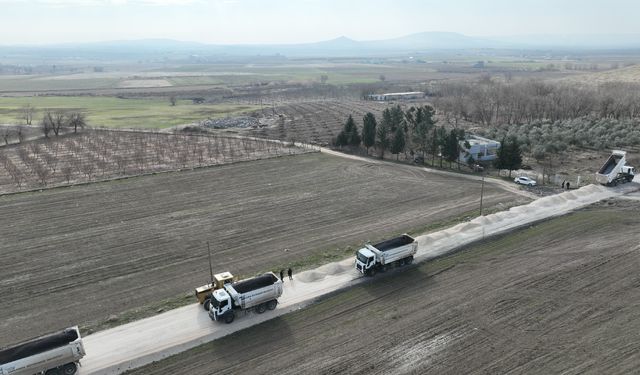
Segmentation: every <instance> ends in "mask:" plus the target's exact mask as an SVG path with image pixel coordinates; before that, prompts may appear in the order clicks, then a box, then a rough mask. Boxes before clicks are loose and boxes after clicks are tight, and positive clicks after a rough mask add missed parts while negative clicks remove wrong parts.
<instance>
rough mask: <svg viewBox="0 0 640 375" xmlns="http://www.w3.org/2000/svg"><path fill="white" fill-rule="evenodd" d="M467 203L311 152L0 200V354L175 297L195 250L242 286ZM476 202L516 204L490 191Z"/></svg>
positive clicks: (413, 172) (411, 175)
mask: <svg viewBox="0 0 640 375" xmlns="http://www.w3.org/2000/svg"><path fill="white" fill-rule="evenodd" d="M479 193H480V185H479V183H478V182H477V181H472V180H468V179H466V178H463V177H450V176H443V175H439V174H433V173H429V172H427V171H422V170H420V169H419V168H397V167H396V166H393V165H392V166H389V165H384V164H379V163H378V164H374V163H366V162H361V161H352V160H346V159H343V158H336V157H332V156H328V155H321V154H313V155H305V156H296V157H290V158H289V157H287V158H277V159H270V160H261V161H255V162H250V163H240V164H235V165H228V166H221V167H215V168H208V169H201V170H195V171H191V172H182V173H175V174H165V175H157V176H148V177H142V178H134V179H129V180H121V181H113V182H109V183H100V184H93V185H88V186H79V187H73V188H63V189H53V190H48V191H43V192H41V193H30V194H19V195H12V196H0V212H2V215H0V238H1V239H2V241H0V268H1V269H2V270H3V271H2V273H1V274H0V300H1V301H3V307H2V309H1V310H0V346H5V345H8V344H10V343H14V342H17V341H20V340H22V339H25V338H29V337H33V336H37V335H40V334H42V333H46V332H50V331H54V330H56V329H61V328H64V327H67V326H72V325H76V324H80V325H83V324H85V323H87V322H103V321H106V320H109V321H114V322H115V323H117V322H118V320H119V319H122V318H121V316H122V314H124V312H127V311H131V309H134V308H139V307H140V306H145V305H147V304H149V303H155V302H158V301H161V300H163V299H167V298H171V297H176V296H179V295H181V294H183V293H189V292H190V291H191V290H192V288H193V287H195V286H197V285H201V284H204V283H205V282H206V281H207V279H208V276H207V275H208V266H207V264H206V241H207V240H209V241H211V245H212V249H213V252H214V267H215V269H216V270H231V271H233V272H234V273H235V274H238V275H252V274H255V273H256V272H260V271H265V270H268V269H269V268H272V267H273V268H274V269H275V268H276V267H279V266H281V265H286V264H290V263H293V262H298V261H302V260H304V259H308V258H310V257H315V258H322V257H323V256H324V255H325V252H324V251H325V250H326V249H327V248H330V247H332V248H335V247H343V246H346V245H351V244H357V243H361V242H363V241H365V240H375V239H379V238H383V237H385V236H389V235H391V234H394V233H397V232H400V231H406V230H408V229H409V228H418V227H421V226H425V225H428V224H430V223H434V222H437V221H440V220H443V219H446V218H451V217H453V216H456V215H460V214H462V213H465V212H468V211H470V210H474V209H477V204H478V199H479ZM484 198H485V204H486V205H487V206H491V205H496V204H499V203H501V202H502V203H507V202H508V203H513V202H515V201H518V200H520V201H521V202H526V201H528V199H527V198H525V197H521V196H516V195H514V194H513V193H511V192H506V191H504V190H503V189H501V188H499V187H494V186H492V185H486V186H485V196H484ZM285 249H286V250H285ZM186 298H188V299H190V298H193V297H191V296H189V295H187V296H186ZM154 311H155V310H154Z"/></svg>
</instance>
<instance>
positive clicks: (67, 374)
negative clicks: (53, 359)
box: [62, 362, 78, 375]
mask: <svg viewBox="0 0 640 375" xmlns="http://www.w3.org/2000/svg"><path fill="white" fill-rule="evenodd" d="M77 371H78V366H76V364H75V363H73V362H71V363H67V364H66V365H64V366H62V373H63V374H64V375H73V374H75V373H76V372H77Z"/></svg>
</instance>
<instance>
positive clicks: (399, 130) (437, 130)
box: [334, 105, 465, 166]
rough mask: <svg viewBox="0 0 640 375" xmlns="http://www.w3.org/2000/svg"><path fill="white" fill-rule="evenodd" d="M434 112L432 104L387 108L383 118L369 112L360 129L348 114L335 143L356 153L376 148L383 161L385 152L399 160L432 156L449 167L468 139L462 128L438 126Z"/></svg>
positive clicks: (433, 159)
mask: <svg viewBox="0 0 640 375" xmlns="http://www.w3.org/2000/svg"><path fill="white" fill-rule="evenodd" d="M434 116H435V110H434V108H433V107H432V106H430V105H424V106H418V107H410V108H409V109H407V110H406V111H405V110H403V109H402V107H400V106H399V105H396V106H393V107H390V108H386V109H385V110H384V111H383V112H382V116H381V118H380V119H378V118H376V116H375V115H374V114H373V113H371V112H367V113H366V114H365V115H364V117H363V118H362V126H361V128H359V127H358V125H357V124H356V121H355V120H354V119H353V116H351V115H349V117H348V119H347V121H346V122H345V124H344V127H343V128H342V130H341V131H340V133H339V134H338V136H337V137H336V139H335V140H334V145H335V146H336V147H340V148H348V149H351V150H357V149H360V148H364V149H365V150H366V154H367V155H369V152H370V150H371V149H372V148H374V150H375V152H377V153H378V156H379V157H380V159H384V156H385V154H386V153H390V154H392V155H395V156H396V160H398V159H399V157H400V155H401V154H404V157H405V158H409V157H416V156H420V157H422V159H423V160H424V159H425V158H427V156H431V159H432V160H431V163H432V165H433V164H435V162H436V158H438V159H439V160H440V166H442V162H443V161H447V162H449V163H450V164H451V163H453V162H454V161H456V160H457V159H458V155H459V152H460V147H459V142H460V141H462V140H464V139H465V132H464V130H463V129H450V130H448V131H447V129H445V127H444V126H437V125H436V120H435V118H434Z"/></svg>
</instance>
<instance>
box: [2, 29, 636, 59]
mask: <svg viewBox="0 0 640 375" xmlns="http://www.w3.org/2000/svg"><path fill="white" fill-rule="evenodd" d="M554 48H555V49H563V48H566V49H580V48H582V49H584V48H587V49H589V48H592V49H598V48H600V49H616V48H623V49H632V48H638V49H640V35H579V36H576V35H574V36H570V35H569V36H567V35H565V36H562V35H555V36H554V35H540V36H535V35H533V36H514V37H491V38H490V37H486V38H480V37H472V36H467V35H463V34H459V33H453V32H422V33H416V34H411V35H407V36H403V37H399V38H393V39H385V40H373V41H371V40H370V41H356V40H353V39H350V38H347V37H344V36H342V37H339V38H336V39H332V40H326V41H320V42H315V43H301V44H259V45H220V44H218V45H216V44H204V43H195V42H183V41H176V40H170V39H148V40H125V41H108V42H96V43H77V44H59V45H45V46H32V45H30V46H0V63H4V62H3V59H4V61H16V59H17V58H19V59H22V60H21V61H24V60H29V59H32V60H33V61H40V62H41V61H43V60H54V59H65V58H66V59H68V60H73V59H85V60H94V61H110V60H120V59H125V60H144V61H148V60H158V59H169V60H172V59H185V58H202V57H207V58H211V57H225V56H226V57H229V56H238V57H247V56H288V57H366V56H382V55H385V56H389V55H406V54H415V53H427V52H433V51H445V50H451V51H452V50H471V49H473V50H478V49H511V50H527V49H554Z"/></svg>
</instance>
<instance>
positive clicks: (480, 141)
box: [458, 135, 500, 163]
mask: <svg viewBox="0 0 640 375" xmlns="http://www.w3.org/2000/svg"><path fill="white" fill-rule="evenodd" d="M465 142H466V143H468V144H469V145H470V146H471V147H469V148H468V149H467V148H466V147H465ZM499 148H500V142H498V141H494V140H492V139H488V138H483V137H479V136H477V135H468V136H467V137H466V140H464V141H460V156H459V157H458V160H459V161H460V162H461V163H466V162H467V159H468V158H469V155H471V156H472V157H473V159H474V160H475V161H492V160H495V159H496V158H497V157H498V154H497V153H498V149H499Z"/></svg>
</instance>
